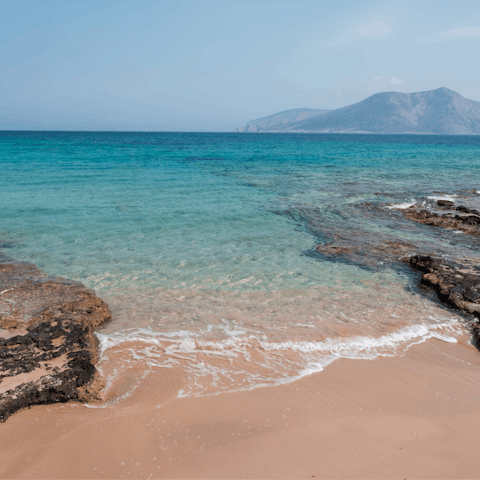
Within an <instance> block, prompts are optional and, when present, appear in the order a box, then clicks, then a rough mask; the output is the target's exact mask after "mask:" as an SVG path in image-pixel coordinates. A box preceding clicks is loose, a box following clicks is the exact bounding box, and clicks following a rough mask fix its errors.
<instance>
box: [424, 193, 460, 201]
mask: <svg viewBox="0 0 480 480" xmlns="http://www.w3.org/2000/svg"><path fill="white" fill-rule="evenodd" d="M427 198H428V199H429V200H449V201H450V202H453V201H454V200H455V198H457V195H455V194H453V195H440V196H438V195H431V196H430V197H427Z"/></svg>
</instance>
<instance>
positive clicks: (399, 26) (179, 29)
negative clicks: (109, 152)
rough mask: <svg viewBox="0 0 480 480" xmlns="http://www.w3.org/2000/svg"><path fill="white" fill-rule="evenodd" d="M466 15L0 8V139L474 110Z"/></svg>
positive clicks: (167, 4)
mask: <svg viewBox="0 0 480 480" xmlns="http://www.w3.org/2000/svg"><path fill="white" fill-rule="evenodd" d="M479 60H480V2H479V1H478V0H476V1H461V0H460V1H451V0H450V1H442V0H436V1H429V2H427V1H421V0H416V1H401V0H400V1H394V2H385V1H363V2H362V1H358V0H357V1H350V0H336V1H328V2H327V1H310V0H303V1H302V0H289V1H282V0H275V1H268V0H255V1H249V0H241V1H238V0H236V1H228V0H222V1H207V0H202V1H200V0H199V1H188V0H187V1H182V0H176V1H172V0H170V1H141V0H135V1H128V2H125V1H123V2H122V1H119V0H115V1H102V0H94V1H79V2H72V1H70V2H69V1H67V0H62V1H51V2H45V1H40V0H37V1H22V0H16V1H11V2H7V1H3V2H2V8H1V14H0V129H62V130H68V129H73V130H78V129H85V130H152V131H153V130H157V131H158V130H170V131H172V130H173V131H178V130H184V131H191V130H197V131H231V130H233V129H234V128H235V127H239V126H243V125H245V123H246V122H247V121H248V120H251V119H254V118H257V117H260V116H265V115H269V114H272V113H276V112H278V111H281V110H287V109H290V108H298V107H311V108H338V107H342V106H345V105H348V104H350V103H354V102H357V101H360V100H363V99H364V98H366V97H368V96H369V95H371V94H373V93H376V92H380V91H392V90H397V91H401V92H414V91H419V90H429V89H433V88H438V87H442V86H445V87H448V88H451V89H453V90H456V91H458V92H460V93H461V94H462V95H464V96H466V97H468V98H471V99H473V100H478V101H480V62H479Z"/></svg>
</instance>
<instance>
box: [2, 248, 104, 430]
mask: <svg viewBox="0 0 480 480" xmlns="http://www.w3.org/2000/svg"><path fill="white" fill-rule="evenodd" d="M110 319H111V314H110V310H109V308H108V306H107V305H106V304H105V303H104V302H103V301H102V300H100V299H99V298H98V297H97V296H96V295H95V293H94V292H93V291H91V290H89V289H87V288H86V287H85V286H84V285H82V284H81V283H79V282H74V281H71V280H66V279H64V278H59V277H48V276H46V275H44V274H43V273H42V272H41V271H40V270H39V269H38V268H37V267H36V266H35V265H32V264H29V263H21V262H15V261H13V260H11V259H9V258H7V257H4V256H2V255H1V254H0V422H4V421H5V420H6V419H7V418H8V417H9V416H10V415H12V414H13V413H15V412H16V411H17V410H19V409H21V408H24V407H28V406H31V405H35V404H47V403H55V402H66V401H68V400H87V399H88V398H92V396H95V394H96V392H97V391H98V389H99V387H100V381H99V379H98V374H97V371H96V369H95V362H96V360H97V346H96V339H95V336H94V329H95V328H96V327H97V326H99V325H101V324H102V323H105V322H107V321H109V320H110Z"/></svg>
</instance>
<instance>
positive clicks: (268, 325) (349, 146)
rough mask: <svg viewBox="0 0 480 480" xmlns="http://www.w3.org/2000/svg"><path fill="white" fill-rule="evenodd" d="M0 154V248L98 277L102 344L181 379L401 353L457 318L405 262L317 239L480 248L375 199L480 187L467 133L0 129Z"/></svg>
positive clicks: (195, 390)
mask: <svg viewBox="0 0 480 480" xmlns="http://www.w3.org/2000/svg"><path fill="white" fill-rule="evenodd" d="M0 169H1V172H2V173H1V176H0V192H1V199H2V200H1V205H2V207H1V210H0V244H2V245H3V252H4V253H5V254H8V255H10V256H12V257H14V258H16V259H18V260H28V261H31V262H33V263H35V264H37V265H38V266H39V267H40V268H42V269H43V270H44V271H45V272H46V273H49V274H53V275H60V276H65V277H69V278H73V279H76V280H80V281H82V282H83V283H84V284H85V285H87V286H88V287H90V288H93V289H95V291H96V292H97V293H98V294H99V295H100V296H101V297H102V298H105V299H106V300H107V301H108V302H109V304H110V306H111V308H112V310H113V312H114V315H115V321H114V322H112V324H110V325H108V326H107V327H105V328H104V329H103V330H102V332H100V334H99V337H100V338H101V340H102V345H103V349H104V356H105V358H107V357H108V355H109V352H111V351H112V348H117V349H118V348H125V349H126V350H125V351H128V354H126V355H124V356H123V357H122V362H124V363H125V362H144V363H145V364H146V365H148V368H153V367H154V366H172V365H182V366H183V367H184V368H185V369H187V370H188V371H189V372H190V374H191V378H192V383H191V384H190V386H189V387H188V388H187V390H186V391H185V392H184V394H188V393H191V394H199V393H202V392H205V391H207V390H208V391H210V390H211V388H213V387H214V390H215V389H217V390H231V389H236V388H253V387H254V386H257V385H260V384H272V383H275V382H278V381H287V380H289V379H292V378H295V377H296V376H298V375H301V374H302V372H303V373H305V372H308V371H311V370H312V369H319V368H321V367H322V365H326V364H327V363H328V362H330V361H331V360H332V359H333V358H335V357H336V356H338V355H340V356H362V355H363V356H372V355H376V354H394V353H398V352H399V351H401V350H402V348H405V346H408V344H410V343H411V342H414V341H422V340H423V339H425V338H426V337H428V336H431V335H433V334H435V335H437V334H439V332H440V334H442V335H443V334H447V333H448V332H447V330H448V331H449V332H450V330H451V328H454V327H452V325H456V322H457V321H458V317H457V316H456V315H454V314H453V313H451V312H448V311H446V310H444V309H442V308H441V307H439V306H438V305H436V304H435V303H433V302H431V301H428V300H426V299H425V298H423V297H422V296H420V295H418V294H417V293H416V292H415V277H414V276H413V275H412V274H411V272H409V271H407V270H406V269H402V268H401V267H399V266H397V265H389V264H388V263H381V262H377V264H375V265H373V266H372V264H371V262H370V263H368V264H367V263H365V264H362V263H361V262H360V263H353V262H349V261H346V260H345V259H342V258H338V259H333V258H327V257H322V256H320V255H318V254H317V253H315V252H314V248H315V246H316V245H317V244H319V243H326V242H329V241H332V240H333V239H334V238H335V236H337V237H338V236H339V237H342V238H347V239H349V240H351V241H352V242H353V243H355V241H357V239H360V238H362V239H363V240H362V241H364V242H365V241H366V242H367V243H368V242H374V241H377V240H378V241H381V240H390V239H403V240H407V241H409V242H413V243H415V244H416V245H419V246H421V248H423V249H425V250H426V251H436V252H439V253H440V254H445V255H453V254H454V255H466V256H475V257H479V256H480V255H479V253H480V251H479V250H480V249H479V246H478V240H476V239H474V238H470V237H467V236H465V235H463V234H461V235H460V236H459V234H456V233H455V232H442V231H440V230H439V229H431V228H429V227H425V226H423V225H417V224H413V223H411V222H408V221H406V220H404V219H403V217H402V215H401V212H399V211H397V210H394V209H390V208H388V207H389V206H391V205H392V204H394V205H395V204H409V203H420V204H421V203H424V204H432V203H433V202H434V201H435V199H436V198H437V197H438V198H441V197H444V196H445V195H456V197H455V198H456V199H457V200H458V201H459V202H469V204H474V205H476V203H478V201H479V199H480V195H477V194H476V193H475V191H476V190H477V189H479V190H480V176H479V173H480V138H477V137H439V136H373V135H281V134H275V135H264V134H259V135H245V134H182V133H177V134H170V133H168V134H167V133H162V134H155V133H41V132H35V133H25V132H22V133H9V132H3V133H0ZM462 196H465V197H466V198H465V199H462V198H461V197H462ZM367 202H368V203H369V204H370V205H373V207H375V208H374V210H372V209H371V208H370V207H369V208H370V209H369V208H365V203H367ZM358 241H359V240H358ZM439 325H440V327H439ZM443 330H445V332H447V333H445V332H444V333H441V331H443ZM448 334H449V335H451V332H450V333H448ZM139 342H140V343H139ZM222 362H223V363H222ZM220 372H221V373H220ZM240 378H241V380H239V379H240ZM212 385H213V387H212ZM209 389H210V390H209Z"/></svg>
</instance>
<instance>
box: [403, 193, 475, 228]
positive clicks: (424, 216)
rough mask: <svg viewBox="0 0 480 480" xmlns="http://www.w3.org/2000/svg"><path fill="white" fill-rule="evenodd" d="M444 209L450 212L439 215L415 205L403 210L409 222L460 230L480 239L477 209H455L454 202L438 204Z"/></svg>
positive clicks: (461, 207)
mask: <svg viewBox="0 0 480 480" xmlns="http://www.w3.org/2000/svg"><path fill="white" fill-rule="evenodd" d="M437 203H438V206H439V207H440V208H442V209H444V210H445V209H446V210H449V211H448V212H447V213H437V212H434V211H431V210H426V209H424V208H418V207H417V206H415V205H412V206H411V207H409V208H407V209H405V210H403V214H404V215H405V217H406V218H408V219H409V220H413V221H414V222H417V223H423V224H424V225H432V226H435V227H442V228H448V229H450V230H459V231H461V232H463V233H466V234H468V235H474V236H475V237H480V212H478V211H477V210H475V209H471V208H467V207H464V206H458V207H456V208H453V202H447V201H443V203H442V204H440V201H439V202H437ZM450 204H452V205H450Z"/></svg>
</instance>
